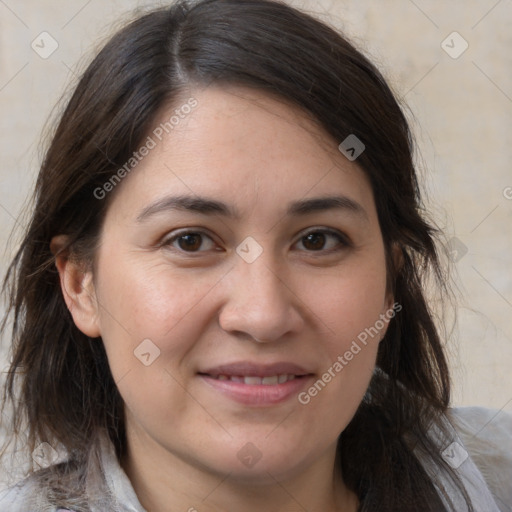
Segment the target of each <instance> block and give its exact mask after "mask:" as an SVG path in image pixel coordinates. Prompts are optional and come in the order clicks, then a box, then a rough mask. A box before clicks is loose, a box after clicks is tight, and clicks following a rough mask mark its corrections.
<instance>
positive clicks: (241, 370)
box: [198, 362, 314, 406]
mask: <svg viewBox="0 0 512 512" xmlns="http://www.w3.org/2000/svg"><path fill="white" fill-rule="evenodd" d="M198 377H200V378H201V379H202V381H203V382H204V383H205V384H207V385H208V386H209V388H210V389H213V390H215V391H216V392H218V393H220V394H221V395H222V396H224V397H226V398H228V399H229V400H232V401H235V402H237V403H239V404H243V405H248V406H270V405H275V404H280V403H283V402H285V401H287V400H289V399H290V398H292V397H294V396H296V395H297V394H298V393H299V392H300V391H301V390H302V389H303V388H304V387H305V386H306V384H307V383H309V382H310V380H311V379H312V378H313V377H314V374H313V373H312V372H309V371H307V370H306V369H304V368H303V367H301V366H299V365H296V364H292V363H275V364H268V365H256V364H254V363H250V362H240V363H234V364H230V365H222V366H218V367H216V368H211V369H208V370H205V371H200V372H198Z"/></svg>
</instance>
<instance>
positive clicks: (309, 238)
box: [297, 229, 350, 252]
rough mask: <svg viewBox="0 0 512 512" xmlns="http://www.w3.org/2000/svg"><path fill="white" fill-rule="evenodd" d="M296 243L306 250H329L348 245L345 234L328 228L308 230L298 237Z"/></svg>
mask: <svg viewBox="0 0 512 512" xmlns="http://www.w3.org/2000/svg"><path fill="white" fill-rule="evenodd" d="M297 244H302V247H303V248H304V249H305V250H306V251H308V252H319V251H324V252H331V251H335V250H337V249H338V250H341V249H343V248H345V247H347V246H348V245H350V244H349V242H348V240H347V238H346V237H345V236H343V235H342V234H341V233H338V232H337V231H332V230H329V229H315V230H313V231H309V232H308V233H306V234H305V235H303V236H302V237H301V238H300V240H299V241H298V242H297Z"/></svg>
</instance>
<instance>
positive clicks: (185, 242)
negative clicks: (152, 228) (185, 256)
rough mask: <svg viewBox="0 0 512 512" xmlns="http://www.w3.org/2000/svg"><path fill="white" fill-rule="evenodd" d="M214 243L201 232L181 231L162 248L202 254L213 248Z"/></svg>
mask: <svg viewBox="0 0 512 512" xmlns="http://www.w3.org/2000/svg"><path fill="white" fill-rule="evenodd" d="M215 245H216V244H215V242H214V241H213V240H212V239H211V237H209V236H208V235H207V234H206V233H203V232H202V231H182V232H181V233H177V234H175V235H174V236H171V237H170V238H167V239H166V240H164V242H163V243H162V246H164V247H172V248H173V249H177V250H179V251H183V252H204V251H210V250H212V249H214V248H215Z"/></svg>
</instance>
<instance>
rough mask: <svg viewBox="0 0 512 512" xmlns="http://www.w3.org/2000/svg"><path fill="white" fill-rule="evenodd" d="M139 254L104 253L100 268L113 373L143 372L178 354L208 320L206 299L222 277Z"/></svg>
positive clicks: (103, 315)
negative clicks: (139, 259)
mask: <svg viewBox="0 0 512 512" xmlns="http://www.w3.org/2000/svg"><path fill="white" fill-rule="evenodd" d="M135 258H136V257H134V258H132V259H126V260H124V261H123V260H122V259H121V258H104V259H103V266H102V267H100V268H99V269H98V282H99V283H100V286H99V288H98V300H99V302H100V304H101V306H100V330H101V334H102V339H103V342H104V344H105V348H106V350H107V354H108V357H109V362H110V365H111V368H112V373H113V374H114V377H115V378H119V377H121V376H122V375H124V374H125V373H126V372H127V371H136V372H137V373H138V374H140V375H138V376H139V377H141V378H145V375H146V374H147V373H148V372H145V373H144V371H143V370H144V369H145V368H146V363H150V364H149V365H148V366H149V367H151V368H154V367H155V366H156V367H158V366H160V365H162V362H163V361H166V362H167V363H168V362H169V361H170V360H171V359H175V360H180V359H181V358H182V357H183V356H184V354H186V352H187V350H189V349H190V347H191V346H192V345H193V343H194V340H196V339H197V338H198V336H199V333H200V332H201V330H202V328H203V324H204V322H207V321H208V317H207V314H206V313H204V312H203V313H200V312H201V310H202V308H203V302H204V301H203V299H204V298H205V297H206V296H207V295H208V293H209V292H210V291H211V290H212V289H213V287H214V286H215V283H216V281H217V280H218V279H215V276H212V275H208V276H207V275H206V274H203V275H198V274H197V273H194V272H190V271H189V272H179V271H176V270H172V269H171V268H170V266H166V265H165V264H162V263H159V264H156V265H151V264H145V265H141V264H140V262H137V261H134V260H135ZM110 262H115V264H113V263H110ZM147 354H149V356H148V355H147ZM153 361H154V363H153Z"/></svg>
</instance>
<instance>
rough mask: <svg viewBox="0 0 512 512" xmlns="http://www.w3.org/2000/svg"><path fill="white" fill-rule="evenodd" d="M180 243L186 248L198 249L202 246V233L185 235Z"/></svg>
mask: <svg viewBox="0 0 512 512" xmlns="http://www.w3.org/2000/svg"><path fill="white" fill-rule="evenodd" d="M179 245H180V247H181V248H182V249H185V250H197V249H199V248H200V247H201V235H183V236H182V237H180V241H179Z"/></svg>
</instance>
